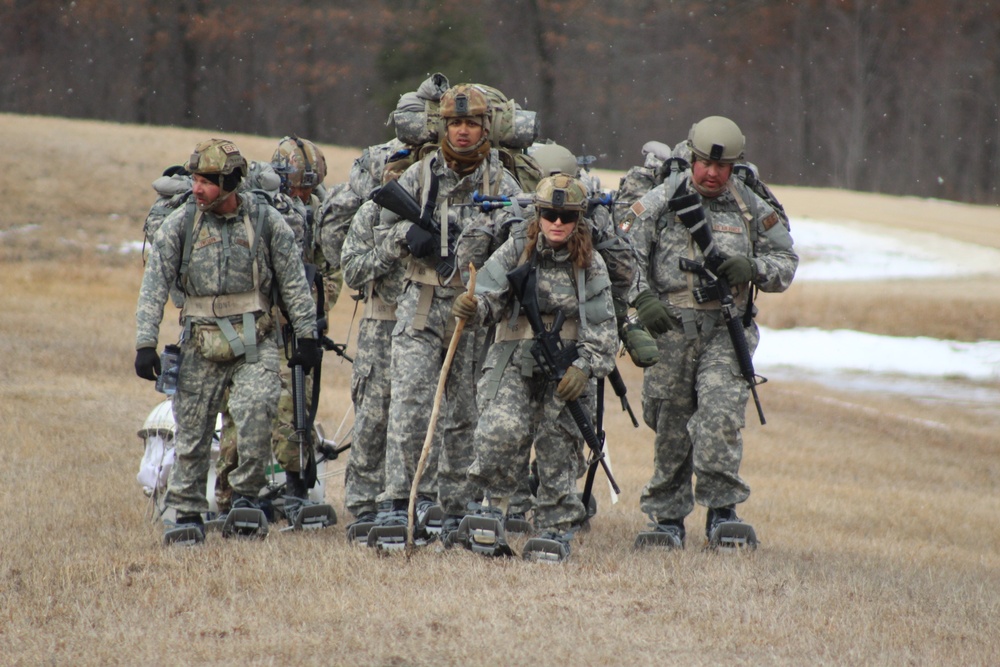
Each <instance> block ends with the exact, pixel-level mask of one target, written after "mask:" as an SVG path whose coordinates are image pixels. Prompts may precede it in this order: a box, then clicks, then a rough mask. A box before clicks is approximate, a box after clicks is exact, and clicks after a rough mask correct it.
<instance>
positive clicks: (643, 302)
mask: <svg viewBox="0 0 1000 667" xmlns="http://www.w3.org/2000/svg"><path fill="white" fill-rule="evenodd" d="M635 314H636V315H638V316H639V323H640V324H642V326H644V327H646V330H647V331H649V333H650V334H652V336H653V337H654V338H655V337H657V336H659V335H660V334H662V333H667V332H668V331H670V329H671V324H670V311H669V310H667V306H666V305H665V304H664V303H663V302H662V301H660V299H659V297H657V296H656V295H655V294H653V293H652V292H650V291H649V290H648V289H647V290H643V291H641V292H639V296H637V297H636V298H635Z"/></svg>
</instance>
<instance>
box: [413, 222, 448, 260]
mask: <svg viewBox="0 0 1000 667" xmlns="http://www.w3.org/2000/svg"><path fill="white" fill-rule="evenodd" d="M440 243H441V242H440V241H439V240H438V238H437V237H436V236H434V235H433V234H431V233H430V232H428V231H426V230H425V229H423V228H422V227H418V226H417V225H410V228H409V229H408V230H406V245H407V246H409V248H410V254H411V255H413V256H414V257H429V256H430V255H431V254H433V253H434V251H435V250H437V247H438V245H439V244H440Z"/></svg>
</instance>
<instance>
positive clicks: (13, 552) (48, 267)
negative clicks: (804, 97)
mask: <svg viewBox="0 0 1000 667" xmlns="http://www.w3.org/2000/svg"><path fill="white" fill-rule="evenodd" d="M0 134H2V135H3V144H4V146H5V147H6V150H5V151H4V152H3V153H2V154H0V167H2V168H3V172H2V173H4V174H5V176H4V178H3V180H2V182H0V197H2V200H3V201H4V207H3V219H2V220H0V231H2V232H3V236H2V237H0V243H2V246H0V253H2V255H0V257H2V261H3V269H2V272H0V312H2V313H3V315H2V316H0V360H2V361H0V443H2V446H3V451H4V452H5V455H6V456H5V460H6V462H7V463H6V465H5V466H4V467H3V471H2V473H0V481H2V482H3V483H2V485H0V502H2V507H3V508H4V509H5V512H4V514H5V518H4V520H3V521H2V523H0V638H2V640H3V644H4V652H3V656H4V657H3V660H2V661H3V662H4V663H5V664H14V665H35V664H42V663H52V664H86V665H97V664H129V665H132V664H168V663H170V664H220V663H221V664H235V663H246V664H307V665H311V664H317V665H320V664H322V665H326V664H344V665H353V664H363V665H437V664H449V665H450V664H475V665H479V664H526V663H529V664H530V663H535V664H584V665H596V664H638V665H654V664H696V665H713V664H721V663H725V664H788V665H797V664H845V663H846V664H900V665H902V664H955V665H958V664H962V665H966V664H979V665H987V664H995V662H996V658H997V655H1000V635H998V633H997V632H996V622H995V619H996V617H997V615H998V613H1000V598H998V597H997V595H996V592H997V590H1000V556H998V553H1000V533H998V531H997V530H996V529H995V526H994V522H995V517H996V516H997V515H998V513H1000V499H998V496H997V493H996V489H997V486H998V482H1000V457H998V456H997V445H996V438H995V433H996V429H997V427H998V426H1000V423H998V422H1000V418H998V416H997V414H995V413H993V412H991V411H988V412H986V413H983V412H973V411H972V410H971V409H965V408H962V407H954V406H952V407H943V406H930V407H928V406H927V405H924V404H921V403H918V402H917V401H916V400H914V399H909V398H906V397H877V396H872V395H868V394H864V395H860V394H859V395H851V394H849V393H844V392H837V391H834V390H830V389H826V388H823V387H821V386H818V385H813V384H809V383H791V382H785V383H782V382H778V381H772V382H770V383H768V384H767V385H765V386H764V387H762V388H761V399H762V401H763V403H764V409H765V411H766V414H767V417H768V424H767V426H766V427H760V426H758V425H756V423H755V417H754V415H753V413H752V411H751V413H750V415H749V416H748V422H749V424H750V425H749V426H748V428H747V429H746V432H745V439H746V455H745V464H744V473H745V476H746V478H747V479H748V481H749V482H750V483H751V484H752V485H753V487H754V494H753V496H752V497H751V499H750V501H749V502H748V503H747V504H746V505H745V506H744V507H743V514H745V515H746V516H747V517H748V518H749V519H751V520H752V521H753V522H754V524H755V526H756V527H757V529H758V532H759V534H760V536H761V538H762V540H763V544H762V547H761V548H760V549H759V550H758V551H757V552H756V553H754V554H751V555H747V556H722V555H719V554H712V553H706V552H704V551H702V550H701V548H700V547H701V544H702V538H701V536H700V535H699V533H700V530H699V528H700V526H701V525H703V523H702V522H703V521H704V511H703V510H702V509H699V510H698V511H696V512H695V514H694V515H693V516H692V517H690V519H689V521H688V528H689V546H688V549H687V550H686V551H684V552H682V553H671V554H664V553H649V552H645V553H634V552H632V551H631V550H630V548H629V546H630V545H631V542H632V540H633V538H634V536H635V534H636V532H637V531H638V530H640V529H641V528H642V527H643V526H644V524H645V518H644V517H643V516H641V515H640V513H639V510H638V496H639V492H640V490H641V487H642V485H643V484H644V483H645V481H646V480H647V478H648V476H649V473H650V457H651V454H650V438H651V433H650V432H649V430H648V429H646V428H645V427H643V428H642V429H640V430H633V429H632V428H631V426H630V425H629V424H628V422H627V418H626V417H625V416H624V415H623V414H622V413H620V412H618V411H617V409H610V408H609V419H608V431H609V438H610V443H611V448H612V454H613V462H614V466H615V471H616V474H617V475H618V477H619V481H620V483H621V485H622V487H623V491H624V493H623V496H622V500H621V502H620V503H619V504H618V505H615V506H611V505H610V503H609V502H608V496H607V492H606V487H604V486H603V482H602V483H601V485H599V486H598V499H599V501H600V503H601V511H600V514H599V515H598V517H597V518H596V519H595V521H594V528H593V530H592V531H591V532H590V533H588V534H585V535H582V536H579V538H578V539H577V540H576V542H575V544H574V553H573V558H572V559H571V561H570V562H568V563H566V564H565V565H563V566H556V567H545V566H540V565H530V564H526V563H523V562H521V561H511V562H490V561H486V560H484V559H479V558H476V557H474V556H472V555H471V554H468V553H466V552H462V551H459V552H448V553H437V552H435V551H434V550H430V549H429V550H426V551H422V552H419V553H417V554H416V555H415V556H414V557H413V559H412V560H410V561H407V560H405V559H403V558H402V557H390V558H379V557H377V556H376V555H375V554H373V553H371V552H369V551H368V550H366V549H355V548H350V547H349V546H348V545H347V544H346V541H345V538H344V533H343V530H342V527H343V523H342V524H341V525H340V526H337V527H335V528H333V529H330V530H328V531H326V532H324V533H322V534H310V535H292V534H287V533H277V532H275V533H273V534H272V536H271V537H269V538H268V540H267V541H265V542H263V543H239V542H225V541H223V540H221V539H219V538H218V537H214V536H213V537H210V539H209V541H208V543H207V544H206V545H205V547H204V548H199V549H191V550H176V549H163V548H162V547H161V546H160V543H159V540H160V528H159V526H157V525H154V524H151V523H149V522H148V521H147V520H146V518H145V510H146V500H145V498H144V497H143V495H142V493H141V491H140V489H139V487H138V485H137V484H136V482H135V473H136V471H137V468H138V462H139V458H140V456H141V453H142V450H141V444H140V441H139V439H138V438H137V437H136V430H137V429H138V428H139V427H140V426H141V424H142V421H143V419H144V418H145V416H146V414H147V413H148V412H149V410H150V409H151V408H152V407H153V406H154V405H155V404H156V403H157V402H158V401H159V399H158V395H157V394H155V393H154V392H153V390H152V387H151V385H150V384H149V383H147V382H144V381H141V380H139V379H138V378H136V377H135V375H134V372H133V370H132V360H133V353H132V339H133V332H134V324H133V319H132V318H133V312H134V304H135V298H136V293H137V290H138V285H139V280H140V277H141V265H140V260H139V258H138V256H137V255H136V254H129V255H119V254H117V253H116V252H115V251H113V250H112V251H99V250H97V249H96V247H97V245H98V244H100V243H105V244H108V245H109V246H111V247H112V248H116V247H117V246H118V244H120V243H122V242H124V241H127V240H135V239H138V238H139V236H140V233H141V232H140V230H141V224H142V219H143V217H144V215H145V212H146V210H147V208H148V205H149V203H150V202H151V201H152V191H151V189H150V188H149V183H150V182H151V181H152V180H153V178H155V177H156V175H158V173H159V171H160V170H161V169H162V167H163V166H165V165H166V164H169V163H170V162H177V161H180V160H182V159H183V158H184V156H185V155H186V153H187V152H188V151H190V149H191V147H193V146H194V144H195V143H196V142H197V141H198V140H200V139H201V138H203V137H205V136H210V135H212V134H218V133H212V132H197V131H187V130H177V129H170V128H142V127H134V126H120V125H114V124H101V123H92V122H78V121H64V120H57V119H47V118H29V117H17V116H0ZM236 139H237V140H238V141H239V143H240V145H241V146H242V147H243V148H244V150H245V151H246V152H247V153H250V154H251V157H258V158H261V159H266V158H268V157H269V155H270V150H271V147H272V146H273V145H275V143H276V142H275V141H274V140H273V139H269V138H249V137H246V138H244V137H236ZM324 149H326V150H327V151H328V153H327V154H328V156H330V157H331V162H332V163H334V165H335V166H334V168H333V169H332V171H333V176H332V178H333V180H337V179H339V178H343V177H344V176H345V175H346V169H347V167H348V166H349V164H350V161H351V159H353V151H350V150H337V149H333V148H332V147H324ZM39 155H45V156H49V157H50V158H51V160H49V161H46V162H45V167H44V168H43V169H41V170H39V168H38V167H37V163H38V161H37V159H35V158H36V156H39ZM25 164H30V165H32V166H31V168H30V169H29V170H28V171H24V165H25ZM796 193H797V191H796V190H793V189H782V191H781V196H782V199H783V200H784V201H785V202H786V203H791V202H793V201H795V202H796V204H795V205H796V207H797V208H798V207H800V206H801V207H802V208H801V209H800V210H802V211H803V212H804V211H806V209H805V208H804V207H805V206H806V205H807V204H810V202H813V203H816V204H817V206H819V205H823V206H830V205H832V204H830V203H829V201H828V199H829V200H838V199H839V198H840V197H841V196H844V197H847V198H848V199H850V198H851V197H852V195H850V193H825V192H816V191H811V192H810V193H809V194H808V197H807V198H806V199H803V200H802V203H800V202H799V201H798V200H796ZM873 201H874V200H873ZM877 201H878V202H883V201H884V202H885V203H884V204H882V205H885V206H888V207H889V209H893V208H895V207H896V206H906V207H908V208H911V209H912V210H913V211H917V212H919V211H921V210H924V209H923V208H922V207H923V206H925V205H926V204H924V203H922V202H916V201H910V200H895V199H888V198H885V199H884V200H883V199H882V198H877ZM867 209H868V210H875V207H874V205H870V206H868V207H867ZM816 210H817V211H822V212H817V213H816V214H815V217H821V216H823V215H826V213H825V211H826V210H827V209H820V208H817V209H816ZM878 210H882V209H878ZM887 210H888V209H887ZM963 210H967V211H968V212H970V215H971V214H972V213H980V214H982V215H984V216H986V217H987V218H988V217H989V216H992V215H994V211H993V210H992V209H980V208H976V207H967V208H964V209H963ZM915 215H916V214H915ZM853 217H854V218H857V217H858V216H853ZM931 217H932V216H931ZM913 219H916V218H915V217H914V218H913ZM29 224H38V225H39V227H38V228H27V229H26V228H25V227H24V226H25V225H29ZM960 283H961V284H960ZM952 287H968V288H969V289H970V290H972V288H974V287H976V283H975V282H974V281H968V282H966V283H963V281H955V282H954V283H953V285H952ZM992 291H993V290H989V289H983V290H980V291H979V292H977V294H983V295H984V296H982V297H981V298H976V299H967V300H958V302H956V299H955V297H954V294H952V293H951V292H950V289H949V288H948V287H944V288H938V287H937V286H935V285H931V284H928V283H915V282H912V281H910V282H908V281H903V282H900V283H892V284H872V285H864V286H837V285H833V286H829V285H828V286H823V285H805V284H803V285H796V286H795V287H794V288H793V290H792V291H791V292H790V293H789V294H786V295H783V296H781V297H775V298H774V299H773V300H772V299H770V298H769V299H768V300H766V301H763V302H762V307H763V310H764V318H765V320H766V321H767V322H768V323H769V324H770V325H771V326H791V325H813V326H824V327H838V326H840V327H850V328H857V329H865V330H870V331H879V332H884V333H899V334H921V335H945V334H944V333H943V332H944V331H946V328H944V327H943V325H942V324H941V323H940V320H949V319H955V320H957V321H958V323H957V324H956V323H954V322H953V323H950V324H949V326H954V327H955V328H956V331H966V332H968V331H970V329H968V328H967V327H968V326H970V325H971V323H972V322H973V321H981V326H982V328H981V329H975V330H974V331H975V332H977V333H975V334H974V335H972V334H970V335H972V336H973V337H976V336H982V337H987V336H991V337H995V335H994V334H992V332H995V331H996V327H997V325H998V324H1000V316H998V315H997V313H998V312H1000V310H998V309H997V308H996V307H995V300H996V295H995V294H993V295H992V296H987V295H990V294H991V292H992ZM876 293H877V294H878V295H880V296H879V298H878V300H876V298H875V296H874V294H876ZM914 293H916V294H919V295H920V296H921V298H920V299H914V298H904V297H906V296H910V297H912V295H913V294H914ZM887 295H888V296H890V298H889V299H886V296H887ZM892 296H896V297H898V298H895V299H894V298H891V297H892ZM866 299H868V300H867V301H866ZM984 300H985V301H984ZM888 302H891V304H890V303H888ZM963 304H964V305H968V306H969V307H972V306H973V305H976V306H977V307H979V308H980V310H978V311H976V313H975V315H971V314H970V315H967V316H966V317H967V318H968V319H962V311H963V310H964V308H963ZM989 304H993V307H988V305H989ZM351 317H352V302H350V301H349V300H348V299H346V298H345V299H342V300H341V302H339V303H338V304H337V306H336V308H335V309H334V317H333V323H332V332H333V333H334V336H335V337H337V338H341V339H342V338H344V337H345V336H346V332H347V331H348V328H349V324H350V321H351ZM955 337H959V336H955ZM349 370H350V369H349V367H348V366H347V365H346V364H343V363H337V362H335V363H332V364H328V365H327V366H326V367H325V368H324V397H323V403H322V405H321V410H320V415H321V418H322V419H323V420H324V421H325V422H326V425H327V426H328V427H330V426H331V425H332V424H335V423H336V422H337V421H339V419H340V417H341V416H342V415H343V413H344V411H345V409H346V406H347V401H348V389H347V386H348V377H349ZM622 370H623V373H624V375H625V378H626V381H627V383H628V386H629V388H630V393H629V396H630V398H631V399H632V403H633V406H634V408H635V409H636V410H637V411H638V410H639V403H640V393H641V375H640V373H639V372H638V370H637V369H635V368H633V367H631V366H628V365H627V364H626V365H624V366H623V369H622ZM615 405H616V403H614V401H611V402H609V406H611V408H613V407H614V406H615ZM338 479H339V478H333V479H332V480H331V482H330V493H329V495H330V496H331V500H333V502H334V503H335V505H336V506H337V508H338V510H339V509H340V507H341V506H342V505H341V502H342V489H341V488H339V486H340V485H339V481H338ZM343 519H344V517H342V520H343ZM521 543H522V542H521V541H520V540H518V541H517V544H516V546H518V547H519V546H521Z"/></svg>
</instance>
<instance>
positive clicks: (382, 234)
mask: <svg viewBox="0 0 1000 667" xmlns="http://www.w3.org/2000/svg"><path fill="white" fill-rule="evenodd" d="M425 168H427V169H431V170H433V174H434V175H435V176H436V177H437V178H438V197H437V206H436V207H435V209H434V221H435V222H436V223H437V224H439V225H440V223H441V220H442V218H444V219H445V221H446V225H445V226H446V227H447V229H448V230H449V231H448V235H449V240H450V242H451V246H452V248H453V249H454V253H455V257H456V262H455V264H456V267H457V269H458V271H459V272H460V274H461V275H460V277H461V280H460V281H459V280H458V278H453V279H452V280H451V281H448V280H446V279H444V278H439V277H435V278H434V279H433V281H434V284H433V285H432V284H430V283H426V282H425V283H423V284H421V283H420V282H415V281H413V280H404V284H403V292H402V293H401V295H400V297H399V299H398V309H397V311H396V315H397V317H398V323H397V331H398V330H401V328H402V327H404V326H409V325H413V326H416V327H417V328H420V329H423V328H427V329H429V330H431V331H433V332H435V333H437V335H439V336H442V337H443V336H444V335H445V332H446V331H447V330H448V329H449V328H450V326H451V324H452V323H453V322H454V318H453V317H452V316H451V302H452V300H453V299H454V298H455V296H456V295H457V294H458V293H459V292H460V291H461V290H462V286H461V285H462V284H465V283H468V275H467V274H468V266H469V264H470V263H471V264H472V265H473V266H475V267H476V268H479V267H481V266H482V265H483V263H484V262H486V259H487V258H488V257H489V256H490V254H491V253H492V252H493V250H494V249H496V248H497V247H498V246H499V245H500V244H501V243H502V242H503V241H504V240H506V238H507V236H508V235H509V233H510V229H509V228H510V226H511V224H513V222H514V221H515V220H519V219H520V218H518V217H517V216H516V215H515V212H514V211H512V210H511V208H509V207H504V208H498V209H494V210H492V211H490V212H489V213H485V212H483V211H482V210H481V209H480V208H479V207H478V206H461V205H456V204H471V203H472V194H473V192H475V191H477V190H478V191H480V192H484V191H485V192H490V193H492V194H498V195H507V196H509V197H511V198H512V199H513V198H516V197H517V195H519V194H520V193H521V189H520V187H519V186H518V184H517V181H516V180H514V177H513V176H512V175H511V174H510V173H509V172H508V171H506V170H505V169H504V168H503V167H502V166H501V163H500V158H499V155H498V153H497V151H496V150H491V151H490V155H489V158H488V159H486V160H483V162H482V163H481V164H480V165H479V166H478V167H477V168H476V169H475V170H474V171H473V172H472V173H470V174H468V175H466V176H464V177H459V175H458V174H456V173H455V172H453V171H452V170H451V169H449V168H448V167H447V165H446V164H445V161H444V156H443V155H442V153H441V151H440V150H437V151H435V152H434V153H432V154H431V155H430V156H428V157H427V158H425V159H423V160H421V161H420V162H417V163H415V164H413V165H412V166H410V167H409V168H408V169H407V170H406V171H405V172H404V173H403V175H402V176H400V178H399V183H400V185H401V186H402V187H403V189H404V190H406V191H407V192H409V193H410V194H411V195H412V196H413V197H414V198H415V199H416V200H417V201H418V202H420V201H422V191H423V186H424V177H425V174H424V169H425ZM412 225H413V223H411V222H408V221H405V220H400V219H399V217H398V216H396V215H395V214H393V213H391V212H389V211H386V210H383V211H382V214H381V219H380V223H379V226H378V228H377V229H376V236H377V237H378V238H382V239H385V238H386V237H388V239H389V240H388V241H387V242H389V243H392V242H396V243H399V244H400V245H402V246H403V248H404V250H405V248H406V232H407V230H408V229H409V228H410V227H411V226H412ZM408 263H409V266H408V274H407V275H409V273H412V272H414V271H420V272H422V273H424V274H425V275H434V267H435V266H436V263H437V258H436V256H435V255H433V254H432V255H431V256H430V257H425V258H422V259H417V258H415V257H412V256H410V257H409V259H408ZM424 286H427V287H432V288H433V298H432V299H431V303H430V306H429V309H428V308H427V306H426V304H420V303H419V301H420V293H421V289H422V288H423V287H424ZM418 316H419V319H418Z"/></svg>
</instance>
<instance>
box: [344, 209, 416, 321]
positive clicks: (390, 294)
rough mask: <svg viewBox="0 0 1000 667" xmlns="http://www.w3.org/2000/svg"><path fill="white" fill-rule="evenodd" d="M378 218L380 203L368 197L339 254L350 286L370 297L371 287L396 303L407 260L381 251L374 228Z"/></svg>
mask: <svg viewBox="0 0 1000 667" xmlns="http://www.w3.org/2000/svg"><path fill="white" fill-rule="evenodd" d="M378 221H379V207H378V206H377V205H376V204H375V202H372V201H367V202H365V203H364V204H362V205H361V208H359V209H358V212H357V214H356V215H355V216H354V220H353V221H352V222H351V225H350V229H348V230H347V238H346V239H344V249H343V251H342V252H341V255H340V262H341V266H342V267H343V270H344V282H345V283H347V285H348V287H350V288H351V289H356V290H358V291H360V292H361V293H362V295H363V298H364V300H365V301H367V300H368V296H369V293H368V288H369V287H371V290H372V293H374V294H376V295H378V297H379V298H380V299H382V300H383V301H385V302H386V303H395V301H396V298H397V297H398V296H399V291H400V286H401V284H402V280H403V269H404V264H403V263H402V262H401V261H399V260H395V259H390V258H386V256H385V254H384V253H382V252H380V249H379V243H380V242H381V238H379V237H378V236H377V235H376V232H375V229H376V226H377V225H378Z"/></svg>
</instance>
